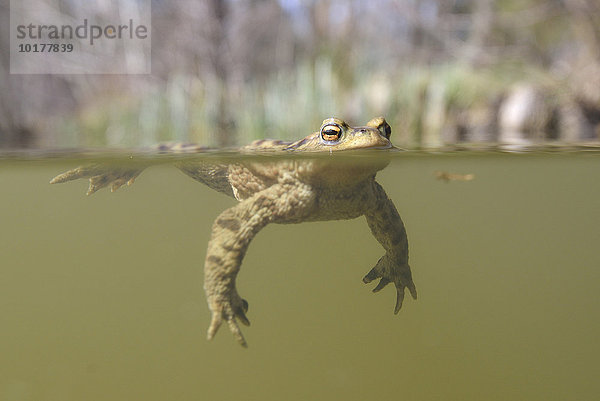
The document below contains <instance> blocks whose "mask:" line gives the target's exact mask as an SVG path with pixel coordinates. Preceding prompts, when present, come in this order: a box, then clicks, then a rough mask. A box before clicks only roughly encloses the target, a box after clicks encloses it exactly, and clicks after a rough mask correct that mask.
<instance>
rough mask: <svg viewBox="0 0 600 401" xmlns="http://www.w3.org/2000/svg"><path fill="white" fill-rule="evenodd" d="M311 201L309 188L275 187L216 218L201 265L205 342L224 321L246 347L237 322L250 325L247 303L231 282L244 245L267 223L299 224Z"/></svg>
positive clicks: (242, 256)
mask: <svg viewBox="0 0 600 401" xmlns="http://www.w3.org/2000/svg"><path fill="white" fill-rule="evenodd" d="M312 200H313V197H312V193H311V191H310V189H309V188H303V186H302V185H294V186H286V185H281V184H276V185H274V186H272V187H270V188H267V189H265V190H263V191H261V192H258V193H256V194H255V195H253V196H252V197H250V198H248V199H245V200H243V201H242V202H240V203H239V204H237V205H236V206H234V207H231V208H229V209H227V210H225V211H224V212H223V213H221V214H220V215H219V217H217V219H216V220H215V222H214V223H213V226H212V234H211V239H210V241H209V243H208V251H207V253H206V262H205V265H204V290H205V291H206V297H207V300H208V307H209V308H210V311H211V314H212V319H211V322H210V326H209V328H208V339H209V340H210V339H212V338H213V337H214V335H215V334H216V332H217V330H218V329H219V327H220V326H221V324H222V323H223V321H225V322H227V324H228V326H229V329H230V330H231V332H232V333H233V335H234V337H235V338H236V339H237V340H238V342H239V343H240V344H241V345H242V346H244V347H246V346H247V344H246V340H245V339H244V336H243V335H242V332H241V330H240V328H239V326H238V324H237V320H239V321H240V322H242V323H243V324H245V325H246V326H248V325H249V324H250V322H249V321H248V318H247V317H246V312H247V311H248V302H246V301H245V300H244V299H242V298H241V297H240V296H239V294H238V292H237V289H236V285H235V279H236V277H237V274H238V272H239V270H240V266H241V263H242V259H243V258H244V255H245V254H246V250H247V249H248V245H249V244H250V241H251V240H252V238H254V236H255V235H256V234H257V233H258V232H259V231H260V229H262V228H263V227H264V226H266V225H267V224H269V223H273V222H298V221H302V219H303V216H305V215H307V214H308V213H310V208H311V207H312Z"/></svg>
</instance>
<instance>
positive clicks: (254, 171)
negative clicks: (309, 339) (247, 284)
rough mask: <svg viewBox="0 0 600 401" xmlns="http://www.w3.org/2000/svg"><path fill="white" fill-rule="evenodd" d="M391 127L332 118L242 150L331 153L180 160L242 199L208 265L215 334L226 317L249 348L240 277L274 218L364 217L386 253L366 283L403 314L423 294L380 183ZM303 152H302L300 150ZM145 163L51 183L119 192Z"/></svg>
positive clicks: (215, 234)
mask: <svg viewBox="0 0 600 401" xmlns="http://www.w3.org/2000/svg"><path fill="white" fill-rule="evenodd" d="M390 134H391V129H390V126H389V125H388V123H387V122H386V121H385V120H384V119H383V118H381V117H379V118H375V119H373V120H371V121H369V122H368V123H367V125H366V126H364V127H350V126H349V125H348V124H346V123H345V122H344V121H342V120H339V119H336V118H329V119H327V120H325V121H324V122H323V125H322V126H321V129H320V130H319V131H318V132H315V133H313V134H312V135H309V136H307V137H306V138H304V139H301V140H299V141H297V142H293V143H285V142H281V141H267V140H262V141H256V142H254V143H252V144H251V145H248V146H246V147H245V148H242V149H241V151H242V152H257V153H263V152H269V151H276V152H277V153H276V154H280V153H283V154H289V153H290V152H293V154H294V155H297V154H302V155H304V154H305V153H308V154H313V153H311V152H325V155H323V156H320V157H319V155H318V154H314V158H313V157H300V158H299V157H288V158H280V157H277V158H267V159H268V160H264V159H265V158H264V157H263V159H262V161H261V160H259V159H241V160H240V161H235V162H231V163H221V162H212V161H206V159H205V160H204V161H190V160H183V161H179V162H177V164H176V165H177V167H178V168H179V169H181V170H182V171H183V172H184V173H186V174H187V175H189V176H190V177H192V178H194V179H196V180H198V181H200V182H202V183H204V184H206V185H208V186H209V187H211V188H213V189H215V190H217V191H220V192H223V193H225V194H227V195H229V196H231V197H234V198H235V199H237V200H238V201H239V203H238V204H237V205H236V206H234V207H231V208H229V209H227V210H225V211H224V212H223V213H221V214H220V215H219V216H218V217H217V219H216V220H215V222H214V224H213V227H212V235H211V239H210V241H209V243H208V251H207V253H206V260H205V265H204V274H205V276H204V289H205V291H206V296H207V299H208V305H209V307H210V310H211V313H212V320H211V323H210V327H209V329H208V338H209V339H211V338H212V337H213V336H214V335H215V333H216V332H217V330H218V329H219V327H220V325H221V323H222V322H223V320H225V321H226V322H227V324H228V325H229V328H230V329H231V331H232V332H233V334H234V336H235V338H236V339H237V340H238V341H239V342H240V344H242V345H243V346H246V341H245V340H244V337H243V335H242V332H241V331H240V328H239V326H238V324H237V320H239V321H240V322H242V323H243V324H245V325H248V324H249V321H248V319H247V318H246V312H247V310H248V303H247V302H246V300H244V299H242V298H241V297H240V296H239V294H238V292H237V289H236V285H235V279H236V276H237V274H238V271H239V269H240V266H241V263H242V259H243V258H244V254H245V253H246V250H247V249H248V245H249V244H250V241H251V240H252V238H254V236H255V235H256V234H257V233H258V232H259V231H260V229H261V228H263V227H264V226H266V225H267V224H269V223H281V224H287V223H301V222H304V221H323V220H340V219H353V218H356V217H359V216H363V215H364V216H365V217H366V219H367V223H368V225H369V227H370V228H371V232H372V233H373V235H374V236H375V238H376V239H377V241H379V243H380V244H381V245H382V246H383V247H384V249H385V251H386V253H385V254H384V255H383V256H382V257H381V258H380V259H379V261H378V262H377V264H376V265H375V267H374V268H373V269H372V270H371V271H370V272H369V273H368V274H367V275H366V276H365V277H364V278H363V281H364V282H365V283H369V282H371V281H373V280H375V279H380V281H379V283H378V284H377V286H376V287H375V289H374V291H379V290H381V289H382V288H383V287H385V286H386V285H387V284H389V283H390V282H391V283H394V285H395V287H396V293H397V295H396V306H395V309H394V313H398V311H399V310H400V308H401V306H402V301H403V299H404V290H405V288H408V290H409V291H410V293H411V295H412V297H413V298H415V299H416V297H417V291H416V288H415V285H414V283H413V281H412V277H411V271H410V267H409V265H408V241H407V237H406V231H405V228H404V224H403V222H402V219H401V218H400V215H399V214H398V211H397V210H396V207H395V206H394V204H393V203H392V201H391V200H390V199H389V198H388V196H387V195H386V193H385V191H384V189H383V188H382V187H381V185H379V184H378V183H377V181H375V175H376V173H377V172H378V171H379V170H381V169H383V168H384V167H385V166H386V165H387V164H388V160H387V158H386V157H385V153H386V150H387V149H390V148H392V147H393V146H392V144H391V142H390ZM198 149H199V148H197V147H195V146H193V145H161V147H160V148H159V150H160V151H162V152H173V153H177V152H187V153H189V152H194V150H198ZM363 149H370V152H375V154H373V156H374V157H369V158H361V157H357V158H354V159H353V160H352V162H346V161H343V160H339V159H338V158H336V157H335V156H336V155H338V154H339V153H338V152H340V151H348V150H363ZM298 152H303V153H298ZM142 170H143V168H141V167H124V166H119V167H117V166H112V167H111V166H110V165H94V166H84V167H79V168H76V169H74V170H70V171H68V172H66V173H64V174H61V175H59V176H57V177H55V178H54V179H53V180H52V181H51V183H59V182H65V181H70V180H74V179H77V178H89V181H90V187H89V191H88V194H91V193H93V192H95V191H97V190H98V189H100V188H103V187H106V186H109V187H110V188H111V190H113V191H114V190H116V189H117V188H119V187H120V186H122V185H124V184H131V183H133V180H134V179H135V178H136V177H137V176H138V175H139V174H140V173H141V171H142Z"/></svg>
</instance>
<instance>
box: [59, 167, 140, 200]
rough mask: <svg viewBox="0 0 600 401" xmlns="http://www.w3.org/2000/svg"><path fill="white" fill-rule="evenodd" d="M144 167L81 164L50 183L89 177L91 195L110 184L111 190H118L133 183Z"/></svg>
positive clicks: (89, 193) (88, 192) (89, 192)
mask: <svg viewBox="0 0 600 401" xmlns="http://www.w3.org/2000/svg"><path fill="white" fill-rule="evenodd" d="M143 170H144V167H124V166H107V165H104V164H92V165H88V166H80V167H77V168H74V169H72V170H69V171H67V172H65V173H62V174H59V175H57V176H56V177H54V178H53V179H52V180H51V181H50V184H58V183H61V182H67V181H73V180H76V179H79V178H88V179H89V181H90V186H89V188H88V191H87V194H88V195H91V194H93V193H94V192H96V191H97V190H99V189H101V188H104V187H107V186H110V190H111V192H114V191H116V190H117V189H119V188H120V187H122V186H123V185H125V184H127V185H131V184H133V182H134V181H135V179H136V178H137V176H138V175H140V173H141V172H142V171H143Z"/></svg>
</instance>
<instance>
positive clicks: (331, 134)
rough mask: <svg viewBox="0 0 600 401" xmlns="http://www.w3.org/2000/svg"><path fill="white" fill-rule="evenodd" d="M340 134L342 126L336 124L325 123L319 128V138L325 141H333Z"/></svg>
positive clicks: (336, 139) (337, 138)
mask: <svg viewBox="0 0 600 401" xmlns="http://www.w3.org/2000/svg"><path fill="white" fill-rule="evenodd" d="M341 136H342V128H340V126H339V125H337V124H327V125H324V126H323V128H321V138H323V140H324V141H327V142H335V141H338V140H339V139H340V137H341Z"/></svg>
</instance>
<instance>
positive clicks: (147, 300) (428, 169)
mask: <svg viewBox="0 0 600 401" xmlns="http://www.w3.org/2000/svg"><path fill="white" fill-rule="evenodd" d="M598 156H599V155H598V153H587V154H586V153H579V154H565V153H562V154H547V155H542V154H485V155H477V154H452V155H449V154H442V155H425V154H401V155H398V157H395V158H394V160H393V162H392V164H391V165H390V166H389V167H388V168H387V169H386V170H384V171H382V172H380V173H379V175H378V177H379V181H380V182H381V183H382V185H383V186H384V187H385V189H386V191H387V192H388V194H389V195H390V197H391V198H392V199H393V200H394V202H395V204H396V206H397V208H398V209H399V211H400V213H401V215H402V217H403V219H404V222H405V224H406V227H407V230H408V236H409V243H410V252H411V257H410V261H411V266H412V269H413V276H414V280H415V283H416V285H417V288H418V290H419V299H418V300H417V301H413V300H412V299H410V298H407V299H406V300H405V303H404V307H403V309H402V311H401V312H400V314H399V315H398V316H394V315H393V313H392V311H393V307H394V291H393V289H392V288H385V289H384V290H383V291H382V292H380V293H378V294H372V293H371V292H370V289H371V288H372V287H373V286H374V284H372V285H369V286H366V285H364V284H363V283H362V282H361V278H362V277H363V275H364V274H365V273H366V272H368V271H369V270H370V268H371V267H372V266H373V264H374V263H375V262H376V261H377V259H378V258H379V257H380V256H381V255H382V254H383V250H382V248H381V247H380V245H379V244H378V243H377V242H376V241H375V239H374V238H373V237H372V236H371V234H370V232H369V229H368V227H367V225H366V222H365V221H364V219H363V218H360V219H357V220H352V221H332V222H323V223H305V224H300V225H271V226H268V227H267V228H266V229H264V230H263V231H261V233H259V235H258V236H257V237H256V238H255V240H254V241H253V243H252V244H251V246H250V249H249V252H248V254H247V255H246V258H245V260H244V264H243V267H242V271H241V274H240V276H239V280H238V288H239V290H240V293H241V294H242V296H244V297H245V298H246V299H248V301H249V302H250V310H249V314H248V317H249V318H250V320H251V321H252V326H251V327H248V328H245V329H244V334H245V336H246V338H247V340H248V342H249V344H250V348H249V349H247V350H246V349H243V348H241V347H240V346H239V345H238V344H237V343H236V342H235V341H234V340H233V338H232V336H231V334H230V333H229V332H228V331H227V330H226V328H222V329H221V330H220V331H219V333H218V335H217V337H216V338H215V339H214V340H213V341H212V342H208V341H206V339H205V333H206V328H207V326H208V323H209V320H210V317H209V312H208V309H207V307H206V304H205V299H204V293H203V291H202V282H201V279H202V265H203V261H204V257H205V251H206V244H207V242H208V239H209V232H210V226H211V224H212V221H213V219H214V218H215V217H216V216H217V215H218V214H219V213H220V211H222V210H223V209H224V208H226V207H228V206H230V205H233V204H234V201H233V200H232V199H229V198H227V197H225V196H224V195H222V194H219V193H217V192H214V191H212V190H210V189H208V188H207V187H205V186H203V185H201V184H199V183H197V182H195V181H193V180H191V179H189V178H188V177H186V176H184V175H183V174H181V173H180V172H179V171H177V170H176V169H174V168H169V167H166V166H162V167H154V168H152V169H150V170H149V171H146V172H145V173H144V174H143V175H142V176H141V177H140V178H139V179H138V181H137V182H136V184H135V185H134V186H133V187H131V188H127V189H124V190H120V191H118V192H116V193H114V194H111V193H109V192H108V191H106V190H103V191H100V192H98V193H97V194H95V195H93V196H91V197H86V196H85V195H84V193H85V190H86V188H87V184H86V183H84V182H83V181H77V182H73V183H69V184H62V185H48V180H49V179H50V178H52V177H53V176H54V175H56V174H58V173H60V172H62V171H64V170H66V169H68V168H72V167H74V164H73V163H69V162H66V161H62V162H61V161H53V162H49V161H26V162H24V161H19V162H17V161H4V162H2V163H1V164H0V186H1V188H2V195H1V197H0V221H1V225H2V230H0V252H1V255H2V256H1V259H0V260H1V262H0V263H1V265H0V266H1V267H0V327H1V331H0V355H1V359H0V399H1V400H6V401H12V400H48V401H50V400H56V401H68V400H107V401H108V400H110V401H114V400H144V401H150V400H161V401H163V400H208V399H214V400H219V399H242V400H244V399H252V400H282V399H284V400H305V399H309V397H310V398H311V399H332V400H333V399H344V400H365V399H379V400H388V399H390V400H391V399H394V400H403V399H406V400H512V399H522V400H546V401H547V400H566V399H577V400H592V399H597V398H598V396H599V395H600V382H599V381H598V378H597V377H598V370H597V364H598V360H599V359H600V342H599V341H598V338H600V320H599V319H598V314H599V312H600V290H599V285H600V284H599V283H600V252H598V246H599V244H600V243H599V238H600V234H599V232H600V228H599V227H600V168H599V164H598V162H599V157H598ZM438 170H441V171H448V172H453V173H461V174H466V173H472V174H475V179H474V180H473V181H469V182H449V183H445V182H443V181H440V180H436V178H435V176H434V173H435V171H438ZM331 239H335V241H331Z"/></svg>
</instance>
